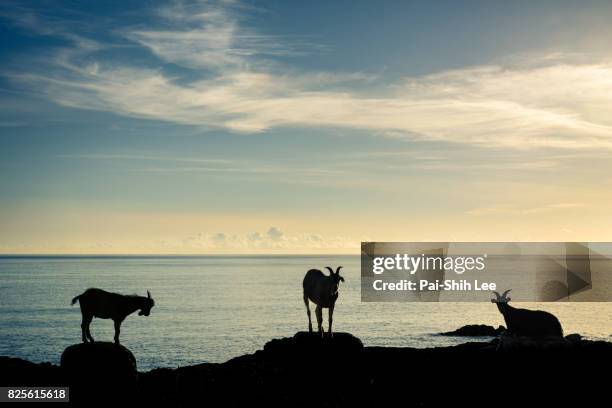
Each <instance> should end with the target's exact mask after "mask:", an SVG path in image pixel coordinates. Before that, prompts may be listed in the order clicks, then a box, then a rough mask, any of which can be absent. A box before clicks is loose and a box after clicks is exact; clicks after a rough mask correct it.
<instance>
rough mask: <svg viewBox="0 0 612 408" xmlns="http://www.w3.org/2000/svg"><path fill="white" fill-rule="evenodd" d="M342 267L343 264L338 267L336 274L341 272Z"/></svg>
mask: <svg viewBox="0 0 612 408" xmlns="http://www.w3.org/2000/svg"><path fill="white" fill-rule="evenodd" d="M340 269H342V267H341V266H339V267H338V269H336V275H337V274H339V273H340Z"/></svg>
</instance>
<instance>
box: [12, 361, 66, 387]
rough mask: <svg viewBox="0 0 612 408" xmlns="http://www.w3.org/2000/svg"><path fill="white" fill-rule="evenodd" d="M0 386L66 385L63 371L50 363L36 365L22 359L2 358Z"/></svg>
mask: <svg viewBox="0 0 612 408" xmlns="http://www.w3.org/2000/svg"><path fill="white" fill-rule="evenodd" d="M0 384H2V385H3V386H9V385H19V386H24V385H31V386H35V385H40V384H45V385H49V386H61V385H65V381H64V377H63V375H62V370H61V369H60V368H59V367H58V366H56V365H53V364H50V363H41V364H36V363H32V362H30V361H26V360H22V359H20V358H11V357H0Z"/></svg>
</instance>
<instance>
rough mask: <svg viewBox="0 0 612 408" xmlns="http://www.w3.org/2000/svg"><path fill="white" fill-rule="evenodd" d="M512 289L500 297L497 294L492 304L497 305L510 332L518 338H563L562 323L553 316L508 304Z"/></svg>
mask: <svg viewBox="0 0 612 408" xmlns="http://www.w3.org/2000/svg"><path fill="white" fill-rule="evenodd" d="M510 290H511V289H508V290H507V291H505V292H504V294H503V295H500V294H499V293H497V292H493V293H494V294H495V299H491V302H492V303H496V304H497V308H498V309H499V312H500V313H501V314H502V315H503V316H504V320H505V321H506V327H508V331H510V332H511V333H512V334H515V335H517V336H559V337H563V329H562V328H561V323H559V320H558V319H557V318H556V317H555V316H554V315H552V314H550V313H548V312H544V311H541V310H527V309H516V308H514V307H512V306H510V305H509V304H508V302H510V300H512V299H511V298H509V297H506V296H507V295H508V293H509V292H510Z"/></svg>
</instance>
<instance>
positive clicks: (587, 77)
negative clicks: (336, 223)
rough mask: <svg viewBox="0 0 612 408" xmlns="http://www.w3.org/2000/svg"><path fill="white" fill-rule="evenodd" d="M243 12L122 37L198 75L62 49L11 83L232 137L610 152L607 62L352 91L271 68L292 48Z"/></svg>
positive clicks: (324, 77) (338, 82) (175, 16)
mask: <svg viewBox="0 0 612 408" xmlns="http://www.w3.org/2000/svg"><path fill="white" fill-rule="evenodd" d="M232 4H233V5H232ZM194 7H195V8H194ZM241 12H242V10H241V9H240V8H239V7H237V6H236V5H235V3H230V5H229V6H228V5H227V4H226V3H204V4H200V5H196V6H193V5H192V6H189V7H186V6H184V5H181V4H180V3H179V4H178V5H176V6H174V7H172V8H164V9H162V10H159V11H158V16H159V18H160V19H162V20H163V21H162V22H159V24H158V25H156V26H152V27H148V28H139V29H131V28H129V27H125V28H120V29H119V31H120V32H122V33H123V34H124V36H125V37H126V38H127V39H129V40H131V41H132V42H133V43H135V44H138V45H140V46H142V47H145V48H146V49H148V50H150V51H151V52H152V53H153V54H154V55H155V56H157V57H158V58H159V59H160V60H161V61H160V63H161V62H163V63H172V64H175V65H178V66H182V67H185V68H187V69H189V70H191V71H192V72H191V76H189V78H182V77H177V76H176V75H174V76H173V75H170V74H167V73H165V72H164V71H163V70H161V69H156V68H151V67H150V65H149V66H144V65H143V66H137V65H136V66H135V65H127V64H125V65H121V64H118V63H117V62H116V61H106V60H104V59H102V57H100V56H96V57H94V56H93V55H91V56H90V58H87V59H83V58H81V57H79V58H75V59H74V60H71V59H70V58H71V55H70V54H67V53H65V52H64V54H63V58H61V59H60V58H58V59H55V60H53V61H54V62H53V63H54V64H55V65H54V66H53V68H54V69H53V70H44V71H31V72H11V73H8V74H7V75H8V76H9V77H10V78H11V79H13V80H15V81H19V82H21V83H22V84H24V85H25V86H28V87H31V88H40V89H42V92H43V93H44V95H45V96H46V97H48V98H50V99H52V100H54V101H56V102H57V103H60V104H62V105H65V106H70V107H75V108H81V109H94V110H101V111H109V112H114V113H116V114H119V115H124V116H129V117H137V118H146V119H154V120H162V121H168V122H173V123H178V124H187V125H196V126H206V127H217V128H224V129H228V130H230V131H235V132H245V133H257V132H262V131H265V130H267V129H271V128H274V127H337V128H349V129H364V130H368V131H371V132H372V133H373V134H382V135H389V134H391V135H394V136H395V137H398V136H399V137H404V136H406V137H410V138H415V137H416V138H421V139H424V140H437V141H445V142H453V143H465V144H471V145H481V146H487V147H490V146H502V147H508V148H516V149H525V148H533V147H552V148H560V149H586V148H591V149H608V150H609V149H612V119H611V118H610V115H609V112H608V111H609V106H612V79H611V78H612V62H610V61H605V60H604V61H597V62H594V61H590V62H585V61H583V60H578V59H571V58H570V59H564V58H561V57H560V56H555V57H554V58H550V56H549V54H543V55H542V56H541V57H540V58H539V59H538V58H535V57H534V60H538V61H537V62H538V63H534V61H533V60H532V61H531V62H530V63H522V62H521V61H513V62H512V63H508V64H507V65H488V66H477V67H466V68H464V69H459V70H452V71H444V72H439V73H435V74H431V75H425V76H419V77H408V78H404V79H403V80H401V81H399V82H397V83H393V84H388V83H386V84H381V85H379V88H378V89H372V88H371V87H370V88H369V89H368V92H367V93H366V92H364V91H362V90H361V89H362V88H361V87H360V85H359V84H355V83H354V81H355V79H359V78H361V77H363V74H361V73H334V72H332V73H316V72H315V73H313V72H298V71H296V70H295V69H292V68H290V67H286V66H283V65H280V64H278V63H276V62H274V60H273V58H272V57H274V56H279V55H287V54H289V53H292V52H294V48H295V47H294V46H293V45H292V46H287V45H286V42H284V41H283V40H282V39H279V38H276V37H271V36H267V35H263V34H260V33H258V32H256V31H255V30H253V29H246V28H245V27H244V26H243V25H241V21H242V18H241V14H240V13H241ZM79 38H80V37H79ZM83 49H84V48H83V47H82V46H81V47H80V48H79V50H80V51H81V52H82V51H83ZM366 76H367V75H366ZM379 82H381V81H377V82H376V83H379Z"/></svg>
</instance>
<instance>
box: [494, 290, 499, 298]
mask: <svg viewBox="0 0 612 408" xmlns="http://www.w3.org/2000/svg"><path fill="white" fill-rule="evenodd" d="M493 293H495V297H497V299H499V298H500V297H501V296H500V295H499V293H498V292H495V291H493Z"/></svg>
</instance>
